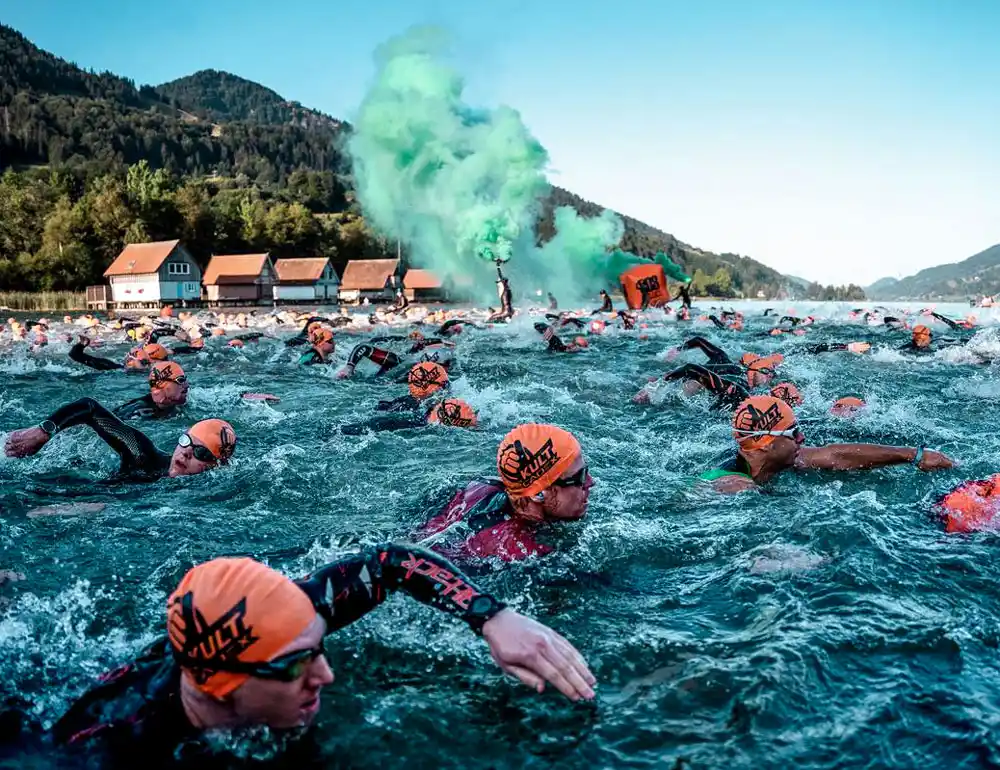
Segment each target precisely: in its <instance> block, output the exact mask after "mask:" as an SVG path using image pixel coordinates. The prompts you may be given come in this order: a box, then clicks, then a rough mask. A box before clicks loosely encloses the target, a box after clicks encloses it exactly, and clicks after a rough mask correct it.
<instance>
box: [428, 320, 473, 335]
mask: <svg viewBox="0 0 1000 770" xmlns="http://www.w3.org/2000/svg"><path fill="white" fill-rule="evenodd" d="M455 326H458V327H462V326H471V327H472V328H473V329H481V328H483V327H481V326H479V325H477V324H474V323H472V322H471V321H463V320H462V319H460V318H452V319H450V320H448V321H445V322H444V323H443V324H441V326H440V328H438V330H437V332H435V334H449V333H450V332H451V329H452V328H453V327H455Z"/></svg>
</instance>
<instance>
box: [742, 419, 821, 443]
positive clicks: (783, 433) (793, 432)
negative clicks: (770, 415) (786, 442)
mask: <svg viewBox="0 0 1000 770" xmlns="http://www.w3.org/2000/svg"><path fill="white" fill-rule="evenodd" d="M734 432H736V433H739V434H740V437H741V438H753V437H755V436H780V437H781V438H791V439H795V440H796V441H797V440H798V439H800V438H805V434H804V433H803V432H802V429H801V428H800V427H799V424H798V423H795V425H793V426H792V427H791V428H788V429H787V430H735V431H734Z"/></svg>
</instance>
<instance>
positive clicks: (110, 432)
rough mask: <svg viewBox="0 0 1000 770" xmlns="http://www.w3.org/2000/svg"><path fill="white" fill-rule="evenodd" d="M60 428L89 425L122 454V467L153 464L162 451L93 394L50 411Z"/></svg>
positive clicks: (61, 429) (53, 420)
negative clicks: (99, 401) (95, 398)
mask: <svg viewBox="0 0 1000 770" xmlns="http://www.w3.org/2000/svg"><path fill="white" fill-rule="evenodd" d="M48 419H49V420H51V421H52V422H54V423H55V425H56V429H57V430H58V431H63V430H66V429H67V428H72V427H74V426H76V425H89V426H90V427H91V428H93V429H94V432H95V433H96V434H97V435H98V436H100V437H101V439H102V440H103V441H104V443H106V444H107V445H108V446H109V447H111V448H112V449H113V450H114V451H115V452H116V453H117V454H118V456H119V457H120V458H121V462H122V468H123V469H126V468H152V467H155V466H156V465H157V464H158V461H159V457H160V453H159V450H158V449H157V448H156V446H155V445H154V444H153V442H152V441H150V440H149V437H147V436H146V434H144V433H142V432H141V431H138V430H136V429H135V428H133V427H131V426H129V425H126V424H125V423H124V422H122V421H121V420H119V419H118V418H117V417H115V415H114V414H112V413H111V412H109V411H108V410H107V409H105V408H104V407H103V406H101V405H100V404H99V403H97V401H95V400H94V399H92V398H81V399H79V400H77V401H73V402H71V403H69V404H66V405H65V406H61V407H59V409H57V410H56V411H55V412H53V413H52V414H51V415H49V418H48Z"/></svg>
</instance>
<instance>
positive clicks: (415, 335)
mask: <svg viewBox="0 0 1000 770" xmlns="http://www.w3.org/2000/svg"><path fill="white" fill-rule="evenodd" d="M408 336H409V338H410V339H411V340H422V339H423V338H424V335H423V334H422V333H421V332H420V331H419V330H417V329H414V330H413V331H412V332H410V334H409V335H408Z"/></svg>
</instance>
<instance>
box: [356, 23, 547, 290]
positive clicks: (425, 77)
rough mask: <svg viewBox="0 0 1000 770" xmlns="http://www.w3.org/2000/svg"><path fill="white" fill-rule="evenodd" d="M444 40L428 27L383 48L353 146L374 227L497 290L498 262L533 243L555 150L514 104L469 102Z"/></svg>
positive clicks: (416, 253)
mask: <svg viewBox="0 0 1000 770" xmlns="http://www.w3.org/2000/svg"><path fill="white" fill-rule="evenodd" d="M444 42H445V38H444V36H443V35H442V34H441V33H440V32H439V31H436V30H434V29H428V28H421V29H414V30H411V31H410V32H408V33H406V34H405V35H402V36H400V37H397V38H394V39H392V40H390V41H389V42H387V43H386V44H384V45H383V46H381V47H380V48H379V49H378V51H377V52H376V56H375V61H376V69H377V72H376V77H375V81H374V83H373V85H372V87H371V88H370V90H369V91H368V93H367V95H366V96H365V98H364V101H363V102H362V104H361V106H360V109H359V111H358V115H357V117H356V121H355V129H356V130H355V132H354V134H353V135H352V137H351V139H350V140H349V142H348V151H349V153H350V156H351V158H352V161H353V166H354V176H355V183H356V187H357V193H358V200H359V202H360V203H361V206H362V209H363V211H364V213H365V215H366V217H367V218H368V219H369V221H370V222H371V223H372V224H373V226H374V227H375V228H376V229H377V230H379V231H380V232H382V233H383V234H385V235H387V236H389V237H391V238H398V239H399V240H401V241H402V242H404V243H405V244H406V245H407V247H408V250H409V252H410V255H411V257H412V260H413V262H414V263H415V264H418V265H422V266H426V267H429V268H431V269H432V270H435V271H436V272H438V273H439V274H440V275H441V276H442V277H455V276H459V275H462V276H470V274H471V275H472V277H473V278H476V283H477V284H479V286H480V287H481V289H482V290H484V291H485V292H489V293H492V291H493V285H492V280H489V279H487V278H486V276H487V275H489V274H491V272H492V265H491V261H492V260H495V259H501V260H504V261H505V260H507V259H510V258H511V256H512V255H515V254H517V253H519V252H524V251H526V250H528V249H530V248H532V246H533V242H534V223H535V220H536V219H537V217H538V214H539V211H540V199H541V198H543V197H544V196H545V195H546V194H547V192H548V189H549V186H548V182H547V181H546V179H545V174H544V168H545V165H546V163H547V162H548V155H547V153H546V152H545V150H544V148H543V147H542V146H541V145H540V144H539V143H538V141H537V140H535V139H534V137H532V136H531V134H530V133H529V132H528V130H527V129H526V128H525V126H524V124H523V123H522V122H521V118H520V115H519V114H518V113H517V112H516V111H515V110H513V109H511V108H509V107H498V108H496V109H493V110H482V109H473V108H471V107H469V106H468V105H466V104H465V103H463V101H462V91H463V87H464V83H463V81H462V78H461V77H460V76H459V75H458V74H457V73H456V72H455V71H454V70H453V69H451V68H450V67H448V66H447V65H446V64H445V63H443V62H442V60H441V56H442V54H443V53H444V52H445V46H444ZM515 261H516V260H515Z"/></svg>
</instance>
